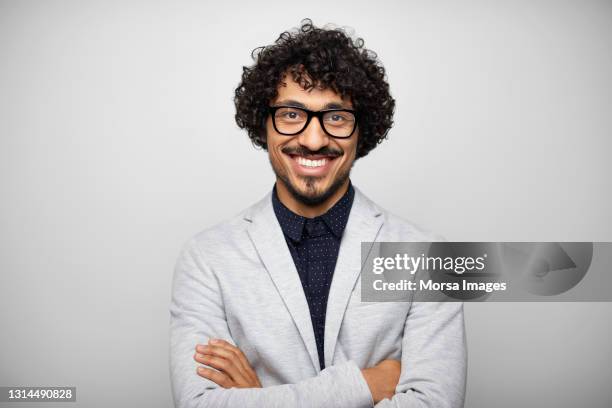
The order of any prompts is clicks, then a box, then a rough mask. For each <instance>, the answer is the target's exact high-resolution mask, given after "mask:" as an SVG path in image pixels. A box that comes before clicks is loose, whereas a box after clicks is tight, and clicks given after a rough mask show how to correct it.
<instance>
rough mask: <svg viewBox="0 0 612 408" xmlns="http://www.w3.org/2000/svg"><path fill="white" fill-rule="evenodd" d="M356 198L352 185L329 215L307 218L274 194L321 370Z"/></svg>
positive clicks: (278, 217)
mask: <svg viewBox="0 0 612 408" xmlns="http://www.w3.org/2000/svg"><path fill="white" fill-rule="evenodd" d="M354 197H355V190H354V189H353V186H352V185H351V184H349V188H348V190H347V191H346V193H345V194H344V195H343V196H342V198H341V199H340V200H338V202H337V203H336V204H334V206H333V207H332V208H330V209H329V210H328V211H327V212H326V213H325V214H322V215H320V216H318V217H314V218H306V217H302V216H301V215H297V214H295V213H294V212H292V211H291V210H289V209H288V208H287V207H285V205H284V204H283V203H281V202H280V200H279V199H278V196H277V193H276V186H274V191H273V194H272V205H273V207H274V212H275V213H276V218H277V219H278V222H279V223H280V226H281V229H282V230H283V233H284V235H285V241H287V245H288V246H289V251H290V252H291V256H292V257H293V262H294V263H295V267H296V269H297V271H298V274H299V275H300V281H301V282H302V287H303V288H304V293H305V294H306V300H307V301H308V307H309V309H310V317H311V319H312V326H313V328H314V335H315V340H316V342H317V352H318V354H319V365H320V366H321V370H322V369H323V368H324V367H325V359H324V350H323V343H324V341H323V339H324V335H325V312H326V309H327V297H328V295H329V288H330V286H331V281H332V276H333V275H334V269H335V267H336V260H337V259H338V250H339V249H340V240H341V238H342V233H343V232H344V228H345V227H346V222H347V221H348V217H349V213H350V211H351V206H352V205H353V198H354Z"/></svg>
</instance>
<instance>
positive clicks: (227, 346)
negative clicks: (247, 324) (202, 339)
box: [208, 339, 259, 382]
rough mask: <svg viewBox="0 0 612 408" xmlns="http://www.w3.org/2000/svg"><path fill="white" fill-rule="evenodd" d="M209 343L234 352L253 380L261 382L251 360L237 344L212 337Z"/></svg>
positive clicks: (245, 371)
mask: <svg viewBox="0 0 612 408" xmlns="http://www.w3.org/2000/svg"><path fill="white" fill-rule="evenodd" d="M208 343H209V345H210V346H211V347H217V346H218V347H222V348H224V349H226V350H228V351H230V352H232V353H233V354H234V355H235V356H236V358H238V360H239V361H240V363H241V364H242V367H243V371H244V373H245V374H246V375H248V376H249V377H251V379H252V380H253V381H257V382H259V379H258V378H257V374H256V373H255V370H253V367H251V364H250V363H249V360H248V359H247V358H246V356H245V355H244V353H243V352H242V350H241V349H240V348H238V347H236V346H234V345H233V344H231V343H229V342H227V341H225V340H222V339H211V340H209V342H208Z"/></svg>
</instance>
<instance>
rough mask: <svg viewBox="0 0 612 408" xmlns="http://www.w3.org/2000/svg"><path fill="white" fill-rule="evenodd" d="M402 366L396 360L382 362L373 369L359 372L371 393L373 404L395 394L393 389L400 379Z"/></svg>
mask: <svg viewBox="0 0 612 408" xmlns="http://www.w3.org/2000/svg"><path fill="white" fill-rule="evenodd" d="M401 368H402V365H401V363H400V362H399V361H397V360H383V361H381V362H380V363H378V364H377V365H375V366H374V367H371V368H364V369H363V370H361V374H363V378H365V380H366V382H367V383H368V387H370V392H371V393H372V399H373V400H374V404H377V403H378V402H380V401H382V400H384V399H385V398H391V397H393V395H394V394H395V387H397V383H398V381H399V377H400V371H401Z"/></svg>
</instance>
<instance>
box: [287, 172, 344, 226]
mask: <svg viewBox="0 0 612 408" xmlns="http://www.w3.org/2000/svg"><path fill="white" fill-rule="evenodd" d="M349 182H350V181H349V179H346V181H345V182H344V183H343V184H342V186H341V187H340V188H339V189H338V190H337V191H336V192H335V193H334V194H333V195H331V196H330V197H329V198H328V199H327V200H325V201H323V202H322V203H321V204H317V205H308V204H304V203H303V202H301V201H299V200H297V199H296V198H295V197H294V196H293V195H292V194H291V192H289V190H288V189H287V187H285V184H284V183H282V182H279V180H278V179H277V180H276V193H277V194H278V199H279V200H280V202H281V203H283V204H284V205H285V207H287V208H288V209H290V210H291V211H293V212H294V213H296V214H298V215H301V216H302V217H306V218H314V217H318V216H319V215H322V214H325V213H326V212H327V211H328V210H329V209H330V208H332V207H333V206H334V204H336V203H337V202H338V200H340V199H341V198H342V196H343V195H344V194H345V193H346V191H347V190H348V187H349Z"/></svg>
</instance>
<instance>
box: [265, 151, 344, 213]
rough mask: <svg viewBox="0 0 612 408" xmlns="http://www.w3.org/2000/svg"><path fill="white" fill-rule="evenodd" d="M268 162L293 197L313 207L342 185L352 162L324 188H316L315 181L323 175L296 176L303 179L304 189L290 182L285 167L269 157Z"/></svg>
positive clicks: (341, 153) (330, 195)
mask: <svg viewBox="0 0 612 408" xmlns="http://www.w3.org/2000/svg"><path fill="white" fill-rule="evenodd" d="M292 152H293V151H292ZM343 153H344V152H339V154H338V156H341V155H343ZM270 164H271V165H272V170H273V171H274V174H276V177H277V178H278V180H280V181H281V183H283V185H284V186H285V187H286V188H287V190H288V191H289V193H290V194H291V195H292V196H293V198H295V199H296V200H297V201H299V202H301V203H302V204H305V205H307V206H311V207H314V206H317V205H319V204H322V203H324V202H325V201H326V200H328V199H329V198H330V197H332V196H333V195H334V194H335V193H336V192H337V191H338V190H339V189H340V187H342V186H343V185H344V183H345V182H346V180H348V178H349V175H350V172H351V168H352V167H353V164H354V162H353V163H351V167H349V168H348V169H347V170H345V171H342V172H340V173H339V174H338V175H337V176H336V178H335V179H334V181H333V182H332V183H331V185H330V186H329V187H328V188H327V189H325V190H320V189H317V181H319V180H323V177H312V176H298V177H299V178H300V179H301V180H303V181H304V184H305V186H306V188H305V191H302V190H301V189H300V188H299V187H298V186H296V185H295V184H294V183H292V182H291V180H290V178H289V175H288V174H287V172H286V171H285V169H284V168H283V167H282V166H280V165H277V164H276V163H275V162H274V160H272V158H271V157H270Z"/></svg>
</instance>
